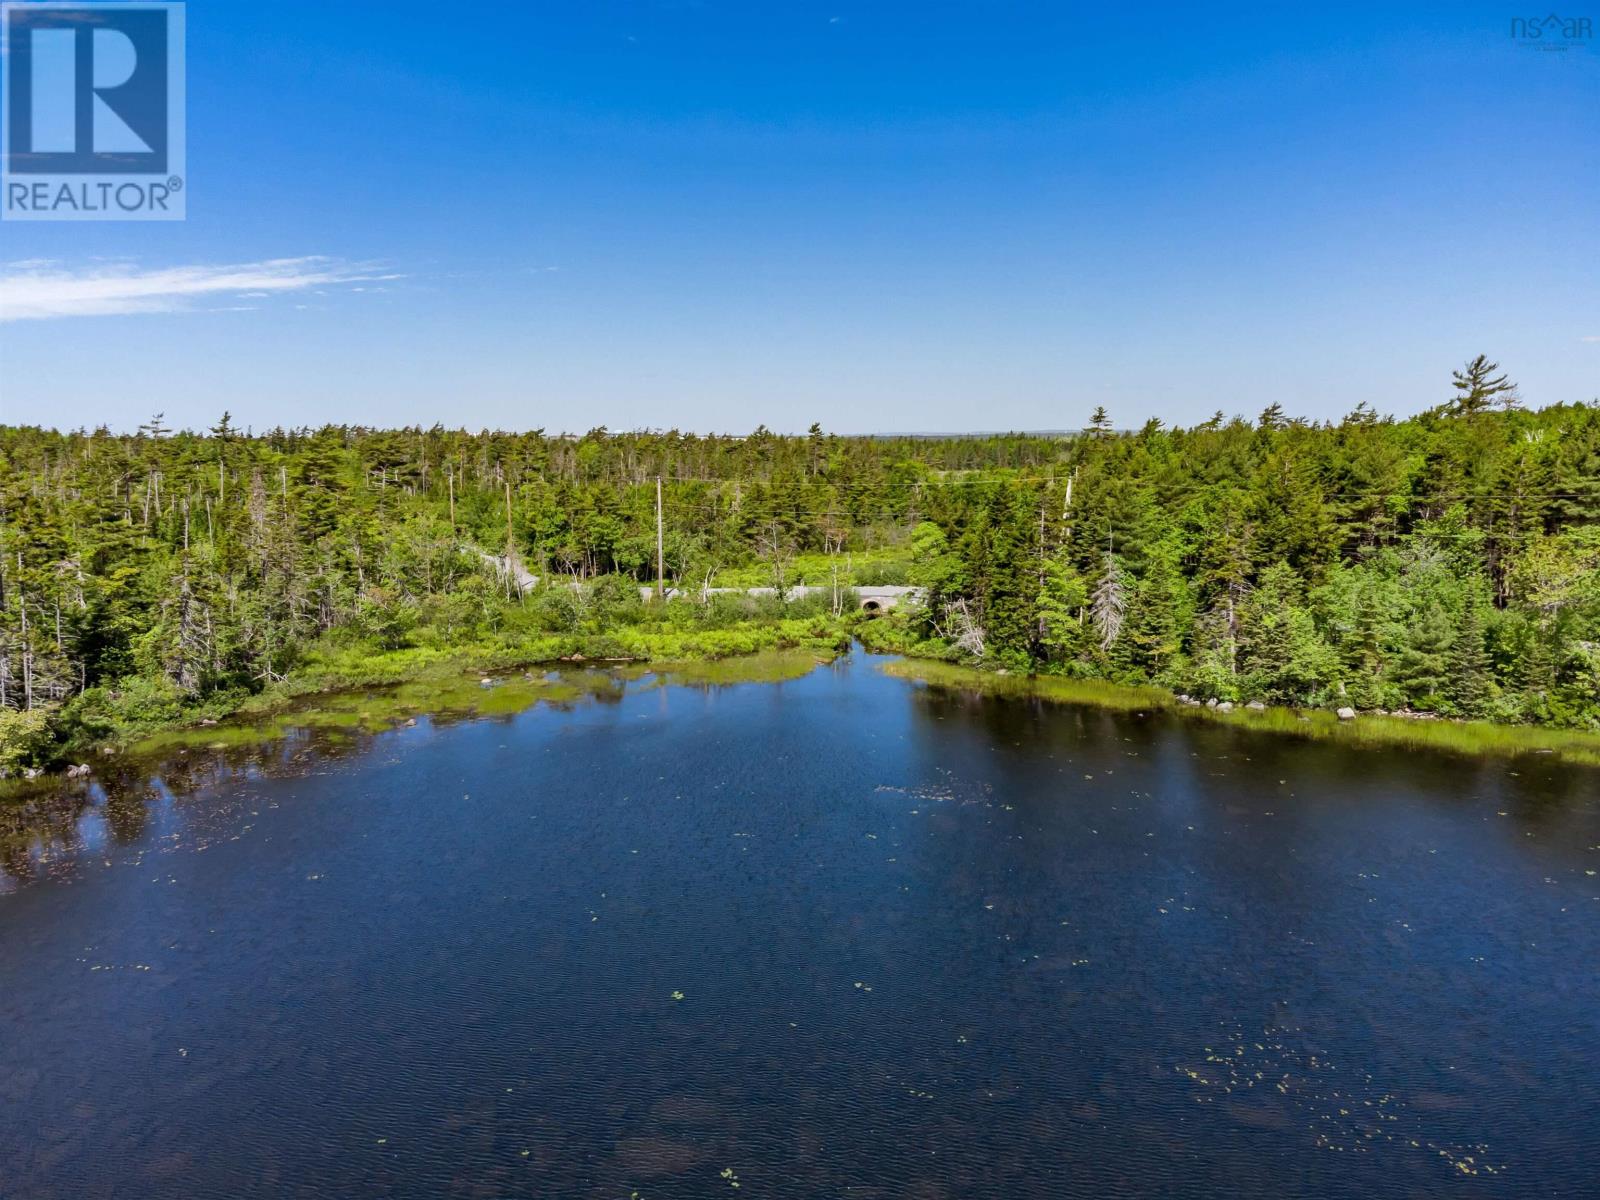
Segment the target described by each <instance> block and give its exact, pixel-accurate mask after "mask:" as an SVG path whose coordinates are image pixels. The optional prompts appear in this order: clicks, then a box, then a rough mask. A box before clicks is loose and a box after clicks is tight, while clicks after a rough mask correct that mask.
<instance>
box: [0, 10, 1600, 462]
mask: <svg viewBox="0 0 1600 1200" xmlns="http://www.w3.org/2000/svg"><path fill="white" fill-rule="evenodd" d="M1209 7H1210V6H1198V5H1192V4H1185V5H1171V6H1167V5H1159V4H1146V5H1139V6H1134V7H1116V6H1110V5H1095V6H1076V5H1067V4H1040V5H1032V4H977V3H973V4H950V3H927V2H924V3H916V4H900V3H890V2H877V3H870V4H868V3H851V2H846V0H829V2H827V3H809V2H807V3H781V2H762V3H756V2H754V0H745V2H740V3H734V2H722V0H704V2H700V3H693V2H688V0H673V2H660V3H605V2H592V3H584V4H570V3H562V4H555V3H545V2H542V0H526V2H523V0H519V2H517V3H483V4H477V5H465V6H457V5H449V4H441V3H438V2H437V0H435V2H432V3H405V2H403V0H388V2H385V3H381V4H379V3H364V2H360V3H358V2H351V3H342V4H326V3H307V2H303V0H274V2H273V3H265V2H260V0H254V2H250V3H241V2H239V0H230V2H226V3H224V2H220V0H196V2H194V3H191V4H190V5H189V7H188V70H189V80H188V96H189V130H188V179H189V188H188V193H187V195H188V206H189V207H188V212H189V218H188V220H187V221H185V222H182V223H176V222H174V223H145V224H139V223H96V224H85V223H59V224H40V223H6V224H4V225H0V264H3V265H0V420H4V421H6V422H8V423H22V422H25V423H43V424H51V425H57V426H78V425H86V426H94V425H96V424H99V423H102V422H103V423H108V424H110V425H112V426H113V427H117V428H132V427H133V426H135V425H137V424H138V423H139V422H140V421H142V420H143V419H145V417H146V416H148V415H149V413H151V412H153V411H155V410H158V409H159V410H164V411H165V413H166V417H167V422H168V423H169V424H173V425H180V426H183V425H188V426H195V427H198V426H202V425H208V424H210V423H211V422H212V421H213V420H214V419H215V417H216V416H217V415H218V414H220V412H221V411H222V410H223V409H225V408H226V409H230V410H232V412H233V414H234V416H235V419H236V420H237V421H238V422H239V423H241V424H249V425H253V426H255V427H257V428H261V427H264V426H269V425H274V424H280V423H281V424H285V425H298V424H305V423H310V424H320V423H322V422H324V421H347V422H360V423H367V424H380V425H393V424H402V423H421V424H424V425H431V424H433V423H434V422H436V421H438V422H443V423H444V424H446V425H450V426H456V425H464V426H466V427H468V428H474V429H476V428H481V427H500V428H534V427H545V428H547V429H552V430H554V429H568V430H584V429H588V428H591V427H593V426H596V425H606V426H609V427H611V428H613V429H624V428H637V427H641V426H661V427H669V426H676V427H679V428H684V429H696V430H732V431H746V430H748V429H750V428H752V427H754V426H755V425H756V424H758V423H765V424H766V425H768V426H769V427H771V428H774V429H780V430H801V429H804V428H805V427H806V426H808V425H809V424H810V423H811V422H812V421H821V422H822V423H823V425H824V426H825V427H827V428H829V429H831V430H837V431H840V432H862V431H876V430H934V429H937V430H962V429H997V428H1003V429H1009V428H1020V429H1052V428H1072V427H1077V426H1080V425H1082V424H1083V423H1084V422H1085V421H1086V419H1087V417H1088V414H1089V413H1090V412H1091V411H1092V410H1093V409H1094V407H1095V406H1096V405H1100V404H1104V405H1105V406H1106V407H1107V408H1108V409H1109V410H1110V412H1111V414H1112V416H1113V418H1114V419H1115V420H1116V421H1117V423H1118V424H1120V425H1137V424H1139V423H1141V422H1142V421H1143V420H1144V419H1146V418H1147V417H1151V416H1155V417H1160V418H1162V419H1163V420H1166V421H1168V422H1189V421H1194V420H1197V419H1204V418H1205V417H1207V416H1209V415H1210V413H1211V412H1212V411H1214V410H1216V409H1219V408H1220V409H1223V410H1224V411H1227V412H1230V413H1233V412H1241V413H1245V414H1251V415H1253V414H1254V413H1256V412H1258V411H1259V410H1260V409H1261V408H1263V407H1265V406H1266V405H1267V404H1269V403H1271V402H1273V401H1277V402H1279V403H1281V404H1283V405H1284V407H1285V408H1286V409H1287V410H1289V411H1290V412H1291V413H1296V414H1300V415H1305V416H1309V417H1314V418H1322V417H1336V416H1338V415H1340V414H1342V413H1344V412H1346V411H1348V410H1349V409H1350V408H1351V407H1353V406H1354V405H1355V403H1356V402H1357V401H1360V400H1366V401H1368V402H1369V403H1371V404H1373V405H1374V406H1376V407H1378V408H1379V409H1381V410H1384V411H1391V412H1397V413H1407V412H1415V411H1418V410H1420V409H1422V408H1424V407H1427V406H1429V405H1432V404H1435V403H1437V402H1439V401H1441V400H1442V399H1444V398H1445V396H1446V394H1447V393H1448V391H1449V388H1448V382H1449V373H1450V370H1451V369H1452V368H1453V367H1456V366H1458V365H1459V364H1460V363H1461V362H1462V361H1464V360H1465V359H1467V358H1469V357H1471V356H1472V355H1473V354H1476V353H1478V352H1480V351H1482V352H1484V353H1487V354H1489V355H1490V356H1491V357H1493V358H1496V359H1498V360H1499V361H1500V362H1501V363H1502V364H1503V366H1504V367H1505V368H1506V369H1507V370H1509V371H1510V372H1511V374H1512V377H1513V378H1515V379H1517V380H1518V381H1519V382H1520V383H1521V385H1522V391H1523V395H1524V398H1525V399H1526V400H1527V401H1528V402H1529V403H1532V404H1546V403H1555V402H1560V401H1574V400H1591V399H1594V398H1595V397H1597V396H1600V222H1597V221H1596V217H1597V215H1600V120H1597V116H1600V44H1597V45H1594V46H1591V47H1589V48H1587V49H1579V50H1574V51H1572V52H1568V53H1540V52H1536V51H1531V50H1528V49H1525V48H1522V47H1519V46H1517V45H1515V44H1514V43H1513V41H1512V39H1511V37H1510V34H1509V26H1510V18H1511V16H1512V15H1514V14H1513V13H1511V12H1509V11H1508V9H1507V7H1506V6H1505V5H1484V6H1477V5H1472V4H1460V3H1456V4H1441V5H1393V4H1384V5H1372V6H1363V5H1350V4H1333V5H1295V6H1272V7H1265V8H1245V7H1239V6H1232V7H1230V8H1229V9H1228V10H1227V11H1226V12H1223V13H1218V12H1214V11H1206V9H1207V8H1209ZM1511 7H1513V8H1514V7H1516V6H1515V5H1513V6H1511ZM1595 16H1596V23H1597V24H1600V11H1597V12H1596V14H1595Z"/></svg>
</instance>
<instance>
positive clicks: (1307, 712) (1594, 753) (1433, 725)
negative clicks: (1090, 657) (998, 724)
mask: <svg viewBox="0 0 1600 1200" xmlns="http://www.w3.org/2000/svg"><path fill="white" fill-rule="evenodd" d="M882 669H883V671H884V672H886V673H887V674H889V675H893V676H895V677H896V678H899V679H907V680H912V681H914V682H919V683H923V684H926V685H928V686H930V687H936V688H942V689H946V690H953V691H976V692H981V693H983V694H984V695H991V696H1011V697H1026V698H1036V699H1041V700H1048V701H1051V702H1052V703H1058V704H1081V705H1091V706H1094V707H1099V708H1112V709H1118V710H1121V711H1141V712H1148V711H1163V712H1172V713H1176V714H1178V715H1180V716H1184V717H1191V718H1194V719H1196V720H1202V721H1211V722H1215V723H1219V724H1224V725H1230V726H1233V727H1235V728H1240V729H1249V730H1255V731H1258V732H1262V733H1278V734H1288V735H1290V736H1293V737H1301V738H1313V739H1316V740H1319V741H1331V742H1335V743H1339V744H1343V745H1349V746H1358V747H1364V748H1372V749H1381V748H1401V749H1412V750H1438V751H1442V752H1445V753H1449V754H1458V755H1470V756H1476V757H1506V758H1509V757H1515V756H1517V755H1523V754H1540V755H1549V756H1550V757H1552V758H1553V759H1555V760H1557V761H1559V762H1564V763H1572V764H1576V765H1579V766H1587V767H1600V733H1587V732H1584V731H1581V730H1570V729H1549V728H1544V727H1541V726H1536V725H1497V724H1494V723H1492V722H1488V721H1450V720H1443V719H1426V720H1419V719H1414V718H1408V717H1393V716H1380V715H1377V714H1372V713H1363V714H1361V715H1359V716H1357V717H1356V719H1355V720H1353V721H1341V720H1340V719H1339V718H1338V717H1337V716H1336V715H1334V714H1333V713H1331V712H1327V711H1325V710H1322V709H1294V708H1267V709H1265V710H1260V711H1256V710H1251V709H1247V708H1243V707H1239V708H1235V709H1233V711H1231V712H1226V713H1224V712H1218V711H1217V710H1216V709H1212V708H1206V707H1204V706H1200V707H1193V706H1190V705H1186V704H1183V703H1181V702H1180V701H1179V700H1178V698H1177V697H1176V696H1175V695H1173V694H1172V693H1171V692H1169V691H1167V690H1166V689H1165V688H1159V687H1154V686H1144V687H1132V686H1127V685H1124V684H1117V683H1108V682H1105V681H1103V680H1096V679H1069V678H1066V677H1063V676H1058V675H1010V674H1006V675H1001V674H998V673H996V672H994V671H984V670H980V669H978V668H976V667H967V666H959V665H957V664H954V663H948V662H940V661H938V660H935V659H921V658H900V659H896V660H894V661H893V662H888V663H885V664H883V667H882Z"/></svg>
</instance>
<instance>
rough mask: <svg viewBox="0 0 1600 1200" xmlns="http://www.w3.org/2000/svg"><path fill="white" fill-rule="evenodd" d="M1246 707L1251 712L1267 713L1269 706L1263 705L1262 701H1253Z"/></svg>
mask: <svg viewBox="0 0 1600 1200" xmlns="http://www.w3.org/2000/svg"><path fill="white" fill-rule="evenodd" d="M1245 707H1246V708H1248V709H1249V710H1250V711H1251V712H1266V711H1267V706H1266V705H1265V704H1263V703H1261V701H1259V700H1252V701H1250V703H1249V704H1246V705H1245Z"/></svg>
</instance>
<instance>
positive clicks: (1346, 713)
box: [1334, 705, 1356, 721]
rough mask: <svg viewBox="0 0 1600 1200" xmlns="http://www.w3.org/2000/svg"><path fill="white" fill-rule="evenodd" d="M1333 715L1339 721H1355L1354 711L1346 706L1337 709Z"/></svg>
mask: <svg viewBox="0 0 1600 1200" xmlns="http://www.w3.org/2000/svg"><path fill="white" fill-rule="evenodd" d="M1334 715H1335V716H1337V717H1338V718H1339V720H1341V721H1354V720H1355V719H1356V710H1355V709H1353V708H1351V707H1349V706H1348V705H1346V706H1345V707H1344V708H1341V709H1339V710H1338V711H1337V712H1336V713H1335V714H1334Z"/></svg>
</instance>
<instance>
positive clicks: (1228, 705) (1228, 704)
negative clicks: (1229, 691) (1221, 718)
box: [1217, 700, 1233, 712]
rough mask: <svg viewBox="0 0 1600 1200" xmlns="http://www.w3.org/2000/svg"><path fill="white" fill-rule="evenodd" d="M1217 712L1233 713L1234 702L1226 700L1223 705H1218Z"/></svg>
mask: <svg viewBox="0 0 1600 1200" xmlns="http://www.w3.org/2000/svg"><path fill="white" fill-rule="evenodd" d="M1217 711H1218V712H1232V711H1233V701H1232V700H1224V701H1223V702H1222V703H1221V704H1219V705H1217Z"/></svg>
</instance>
